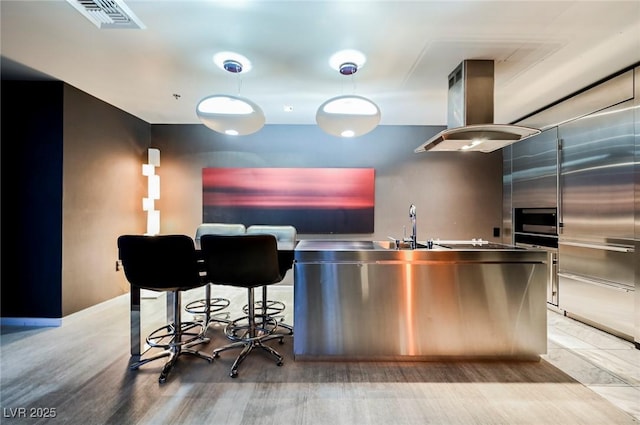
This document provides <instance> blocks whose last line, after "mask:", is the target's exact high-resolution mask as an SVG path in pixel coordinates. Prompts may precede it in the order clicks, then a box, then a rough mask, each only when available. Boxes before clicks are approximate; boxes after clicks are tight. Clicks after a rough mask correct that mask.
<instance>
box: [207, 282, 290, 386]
mask: <svg viewBox="0 0 640 425" xmlns="http://www.w3.org/2000/svg"><path fill="white" fill-rule="evenodd" d="M248 293H249V303H248V304H247V305H248V306H250V307H248V314H247V316H244V317H240V318H238V319H235V320H233V321H231V322H230V323H228V324H227V325H226V326H225V330H224V332H225V335H226V336H227V338H228V339H230V340H232V341H234V342H232V343H230V344H227V345H224V346H222V347H219V348H216V349H215V350H213V352H212V356H213V358H218V357H219V356H220V353H222V352H223V351H227V350H231V349H235V348H241V349H242V351H241V352H240V354H239V355H238V357H237V358H236V360H235V361H234V362H233V364H232V365H231V372H230V373H229V376H230V377H232V378H236V377H237V376H238V368H239V367H240V364H241V363H242V362H243V361H244V360H245V359H246V358H247V356H248V355H249V354H250V353H251V352H252V351H253V349H254V348H260V349H262V350H264V351H265V352H266V353H267V354H269V355H271V356H272V357H273V358H275V360H276V365H278V366H282V365H283V358H282V356H281V355H280V353H278V352H277V351H276V350H274V349H273V348H271V347H270V346H268V345H265V344H263V342H264V341H265V340H266V339H267V338H270V337H276V338H277V337H279V338H280V340H281V342H282V336H276V335H274V332H275V331H276V329H277V328H278V322H277V320H275V319H274V318H273V317H270V316H266V315H265V316H262V315H256V314H255V309H254V306H255V303H254V301H253V288H248ZM270 339H271V338H270Z"/></svg>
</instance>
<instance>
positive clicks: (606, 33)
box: [0, 0, 640, 125]
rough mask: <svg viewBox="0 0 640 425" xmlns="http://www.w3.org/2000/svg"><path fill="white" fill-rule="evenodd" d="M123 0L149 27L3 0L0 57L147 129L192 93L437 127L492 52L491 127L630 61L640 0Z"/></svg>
mask: <svg viewBox="0 0 640 425" xmlns="http://www.w3.org/2000/svg"><path fill="white" fill-rule="evenodd" d="M126 4H127V5H128V6H129V8H130V9H131V10H132V11H133V12H134V13H135V14H136V15H137V17H138V18H139V19H140V20H141V21H142V22H143V24H144V25H145V26H146V29H117V30H113V29H106V30H105V29H103V30H100V29H98V28H97V27H96V26H95V25H94V24H92V23H91V22H89V21H88V20H87V19H86V18H85V17H84V16H83V15H81V14H80V13H79V12H78V11H77V10H75V9H74V8H73V7H72V6H71V5H70V4H68V3H67V2H66V1H65V0H47V1H28V0H23V1H7V0H2V1H0V15H1V37H2V38H1V53H2V56H3V59H5V60H4V61H3V63H4V64H9V63H12V62H17V63H18V64H21V65H25V66H27V67H29V68H32V69H34V70H36V71H39V72H42V73H45V74H47V75H49V76H51V77H54V78H55V79H59V80H63V81H65V82H67V83H69V84H70V85H72V86H74V87H77V88H78V89H81V90H83V91H85V92H87V93H89V94H91V95H93V96H95V97H97V98H99V99H102V100H104V101H106V102H108V103H110V104H112V105H114V106H116V107H118V108H120V109H122V110H124V111H127V112H129V113H131V114H133V115H135V116H137V117H139V118H141V119H143V120H145V121H147V122H149V123H152V124H158V123H171V124H173V123H197V122H198V119H197V117H196V114H195V107H196V104H197V102H198V101H199V100H200V99H201V98H203V97H204V96H206V95H210V94H214V93H228V94H238V90H240V94H241V95H242V96H245V97H248V98H250V99H252V100H253V101H254V102H256V103H258V104H259V105H260V106H261V107H262V109H263V110H264V112H265V115H266V119H267V124H315V113H316V109H317V108H318V106H319V105H320V104H321V103H323V102H324V101H325V100H327V99H328V98H330V97H334V96H337V95H340V94H347V93H355V94H358V95H361V96H366V97H369V98H370V99H372V100H373V101H375V102H376V103H377V104H378V105H379V107H380V109H381V111H382V120H381V124H382V125H445V124H446V115H447V76H448V75H449V73H450V72H451V71H452V70H453V69H454V68H455V67H456V66H457V65H458V64H459V63H460V62H461V61H462V60H465V59H493V60H495V119H494V121H495V122H497V123H508V122H512V121H514V120H516V119H518V118H520V117H522V116H524V115H526V114H528V113H530V112H532V111H534V110H537V109H539V108H541V107H544V106H546V105H548V104H550V103H551V102H553V101H555V100H557V99H559V98H561V97H563V96H566V95H568V94H571V93H573V92H575V91H577V90H580V89H582V88H584V87H585V86H587V85H589V84H591V83H594V82H596V81H598V80H600V79H602V78H604V77H607V76H609V75H611V74H613V73H615V72H617V71H619V70H622V69H624V68H627V67H629V66H630V65H633V64H638V63H640V0H632V1H535V0H534V1H517V0H512V1H482V0H475V1H455V0H447V1H428V0H423V1H401V0H396V1H392V0H389V1H374V0H368V1H367V0H351V1H349V0H342V1H305V0H297V1H294V0H290V1H279V0H254V1H250V0H246V1H241V0H227V1H223V0H219V1H213V0H126ZM346 48H350V49H357V50H360V51H361V52H363V53H364V54H365V55H366V56H367V62H366V64H365V65H364V66H363V67H362V68H361V69H360V70H359V71H358V72H357V73H356V74H355V75H354V76H353V77H346V76H342V75H340V74H339V73H338V72H337V71H334V70H333V69H331V68H330V67H329V65H328V60H329V57H330V56H331V55H332V54H333V53H335V52H336V51H338V50H341V49H346ZM219 51H234V52H237V53H241V54H243V55H244V56H246V57H248V58H249V59H250V60H251V61H252V64H253V69H252V70H251V71H250V72H248V73H246V74H241V80H240V79H239V78H238V76H237V75H232V74H230V73H227V72H225V71H223V70H221V69H219V68H217V67H216V66H215V65H214V64H213V61H212V57H213V55H214V53H216V52H219ZM7 59H8V60H7ZM3 73H4V74H3V76H4V75H9V74H11V70H10V69H9V68H8V66H6V67H3ZM175 95H177V96H175ZM285 105H289V106H292V107H293V111H292V112H285V111H284V106H285Z"/></svg>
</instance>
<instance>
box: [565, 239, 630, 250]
mask: <svg viewBox="0 0 640 425" xmlns="http://www.w3.org/2000/svg"><path fill="white" fill-rule="evenodd" d="M558 244H559V245H568V246H575V247H578V248H591V249H601V250H603V251H615V252H634V249H633V248H625V247H623V246H614V245H598V244H591V243H583V242H566V241H559V242H558Z"/></svg>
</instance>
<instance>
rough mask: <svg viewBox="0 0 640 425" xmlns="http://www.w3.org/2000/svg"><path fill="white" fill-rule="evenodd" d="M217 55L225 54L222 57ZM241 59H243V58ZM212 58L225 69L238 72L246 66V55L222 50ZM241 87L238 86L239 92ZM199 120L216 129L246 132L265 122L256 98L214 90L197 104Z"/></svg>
mask: <svg viewBox="0 0 640 425" xmlns="http://www.w3.org/2000/svg"><path fill="white" fill-rule="evenodd" d="M220 55H223V56H224V55H226V56H228V57H226V58H224V59H221V56H220ZM242 59H244V62H243V60H242ZM214 62H216V63H218V65H219V66H220V67H221V68H222V69H224V70H225V71H227V72H229V73H232V74H237V75H239V74H240V73H242V72H243V71H244V72H246V71H247V70H248V68H245V67H244V66H243V63H246V64H248V63H249V62H248V60H246V58H243V57H240V56H239V55H235V54H232V53H228V52H224V53H222V54H218V55H216V56H215V57H214ZM239 91H240V90H239V89H238V92H239ZM196 114H197V115H198V118H199V119H200V121H201V122H202V123H203V124H204V125H206V126H207V127H209V128H210V129H212V130H214V131H217V132H218V133H222V134H227V135H231V136H245V135H247V134H252V133H255V132H256V131H258V130H260V129H261V128H262V127H263V126H264V123H265V117H264V112H262V109H261V108H260V106H258V105H257V104H256V103H255V102H253V101H251V100H249V99H247V98H245V97H241V96H234V95H229V94H215V95H211V96H207V97H205V98H204V99H202V100H201V101H200V102H199V103H198V106H197V107H196Z"/></svg>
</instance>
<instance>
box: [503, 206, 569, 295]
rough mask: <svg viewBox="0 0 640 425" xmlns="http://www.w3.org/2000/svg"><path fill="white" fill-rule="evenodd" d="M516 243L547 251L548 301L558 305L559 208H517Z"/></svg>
mask: <svg viewBox="0 0 640 425" xmlns="http://www.w3.org/2000/svg"><path fill="white" fill-rule="evenodd" d="M513 224H514V226H513V227H514V233H513V234H514V243H515V245H516V246H519V247H521V248H536V249H544V250H545V251H547V258H548V262H549V268H548V270H549V275H548V276H547V302H548V303H549V304H552V305H554V306H556V307H557V306H558V217H557V208H515V209H514V212H513Z"/></svg>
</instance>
